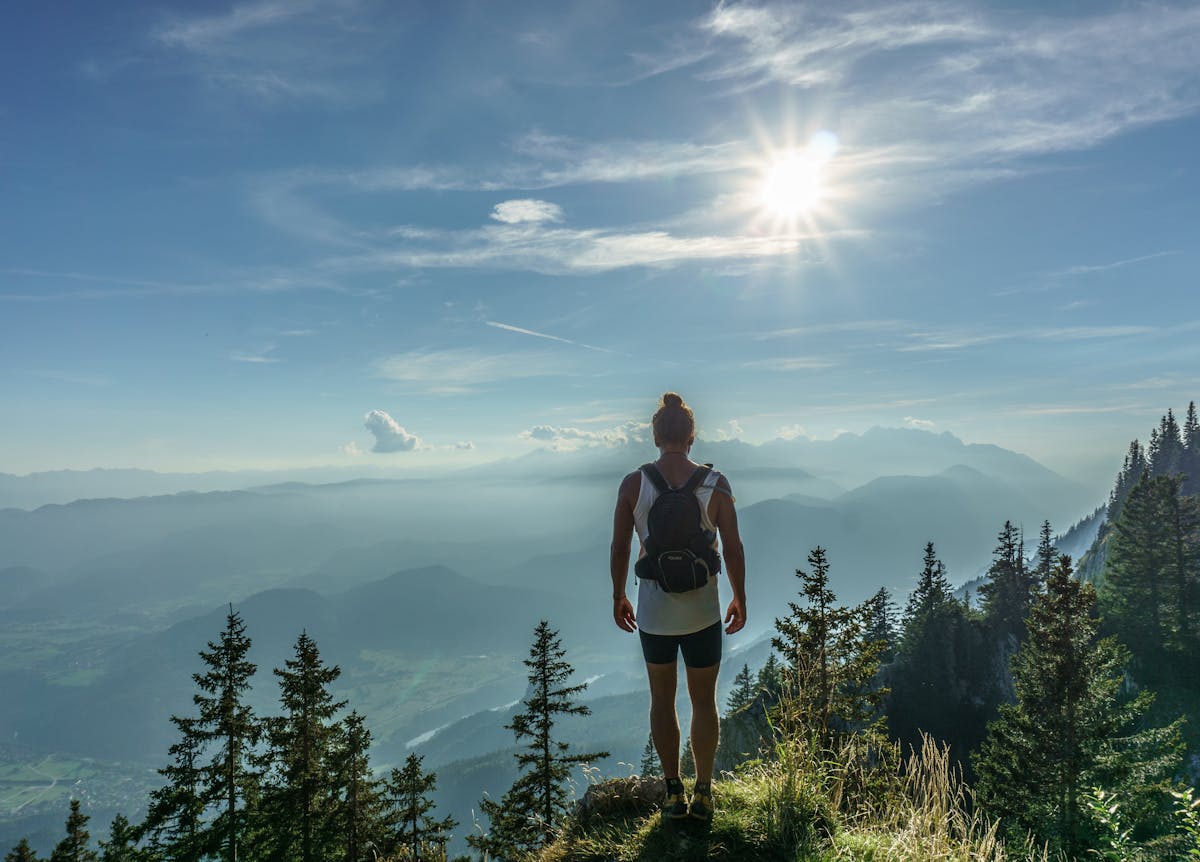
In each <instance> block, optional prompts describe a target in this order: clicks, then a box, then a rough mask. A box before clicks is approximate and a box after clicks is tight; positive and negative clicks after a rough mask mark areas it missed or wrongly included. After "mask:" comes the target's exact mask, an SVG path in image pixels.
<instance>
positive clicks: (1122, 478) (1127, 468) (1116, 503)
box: [1107, 440, 1150, 523]
mask: <svg viewBox="0 0 1200 862" xmlns="http://www.w3.org/2000/svg"><path fill="white" fill-rule="evenodd" d="M1149 469H1150V464H1149V462H1148V461H1147V460H1146V453H1145V451H1143V449H1142V445H1141V444H1140V443H1139V442H1138V441H1137V440H1134V441H1133V442H1132V443H1130V444H1129V451H1128V452H1126V453H1125V461H1124V463H1123V464H1122V465H1121V472H1119V473H1118V474H1117V480H1116V482H1115V483H1114V484H1113V490H1112V494H1110V495H1109V498H1108V513H1107V516H1108V522H1109V523H1112V522H1114V521H1116V520H1117V518H1118V517H1119V516H1120V514H1121V507H1122V506H1124V505H1125V500H1126V499H1127V498H1128V497H1129V492H1130V491H1132V490H1133V486H1134V485H1136V484H1137V483H1138V482H1140V481H1141V479H1142V474H1143V473H1146V472H1147V471H1148V470H1149Z"/></svg>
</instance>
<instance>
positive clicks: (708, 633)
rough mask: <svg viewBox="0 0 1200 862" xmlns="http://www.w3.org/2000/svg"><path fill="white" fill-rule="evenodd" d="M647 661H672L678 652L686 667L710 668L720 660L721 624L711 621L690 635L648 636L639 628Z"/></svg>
mask: <svg viewBox="0 0 1200 862" xmlns="http://www.w3.org/2000/svg"><path fill="white" fill-rule="evenodd" d="M638 634H639V635H640V636H641V638H642V655H643V656H644V657H645V659H646V663H647V664H675V661H676V660H677V658H678V656H679V653H681V652H682V653H683V663H684V664H685V665H687V666H688V667H694V668H702V667H712V666H713V665H715V664H720V662H721V624H720V623H719V622H717V623H713V624H712V625H711V626H709V627H708V628H706V629H700V631H698V632H692V633H691V634H690V635H651V634H646V633H645V632H644V631H641V630H640V629H639V630H638Z"/></svg>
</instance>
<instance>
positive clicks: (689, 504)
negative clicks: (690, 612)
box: [633, 464, 721, 593]
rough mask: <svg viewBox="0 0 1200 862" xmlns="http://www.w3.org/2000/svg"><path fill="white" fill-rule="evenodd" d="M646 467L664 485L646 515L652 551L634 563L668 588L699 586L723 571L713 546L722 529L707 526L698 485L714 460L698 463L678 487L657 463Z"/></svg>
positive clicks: (641, 573) (643, 575)
mask: <svg viewBox="0 0 1200 862" xmlns="http://www.w3.org/2000/svg"><path fill="white" fill-rule="evenodd" d="M641 469H642V472H643V473H644V474H645V475H646V477H647V478H648V479H649V480H650V481H651V482H653V483H654V487H655V488H657V489H658V497H657V498H656V499H655V501H654V504H653V505H652V506H651V507H650V514H649V515H648V517H647V519H646V527H647V529H646V532H647V536H646V541H645V542H644V543H643V544H642V547H643V548H644V549H645V551H646V555H645V556H644V557H642V558H641V559H640V560H638V561H637V563H636V564H635V565H634V567H633V571H634V574H636V575H637V576H638V577H639V578H641V579H642V580H644V581H655V582H657V583H658V585H659V587H661V588H662V590H663V591H664V592H667V593H683V592H687V591H688V590H695V589H699V588H700V587H702V586H704V585H705V584H706V583H708V579H709V577H710V576H712V577H716V576H717V574H718V573H719V572H720V571H721V558H720V556H718V554H717V552H716V550H715V549H714V548H713V541H714V540H715V539H716V534H714V533H713V532H712V531H711V530H706V529H704V522H703V521H702V520H701V512H700V501H699V500H697V499H696V489H697V488H698V487H700V483H701V482H703V481H704V479H705V478H706V477H707V476H708V474H709V473H710V472H711V471H712V464H705V465H704V466H703V467H697V468H696V470H695V472H693V473H692V475H691V476H689V477H688V480H687V482H685V483H684V484H683V486H682V487H680V488H672V487H671V486H670V485H668V484H667V480H666V479H665V478H663V474H662V473H660V472H659V470H658V467H656V466H654V465H653V464H643V465H642V468H641Z"/></svg>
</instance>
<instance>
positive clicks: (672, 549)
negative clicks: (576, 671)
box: [609, 392, 746, 820]
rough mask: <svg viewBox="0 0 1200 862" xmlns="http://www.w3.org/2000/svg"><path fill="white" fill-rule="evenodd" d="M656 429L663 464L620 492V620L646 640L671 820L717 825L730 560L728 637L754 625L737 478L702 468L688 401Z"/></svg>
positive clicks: (616, 594) (615, 544)
mask: <svg viewBox="0 0 1200 862" xmlns="http://www.w3.org/2000/svg"><path fill="white" fill-rule="evenodd" d="M652 426H653V430H654V445H655V446H657V447H658V450H659V457H658V460H657V461H654V462H653V463H650V464H645V465H643V466H642V467H641V468H640V469H638V470H635V471H634V472H632V473H630V474H629V475H628V476H626V477H625V478H624V479H623V480H622V481H621V487H620V490H619V491H618V494H617V507H616V513H615V515H614V517H613V540H612V548H611V552H610V559H609V567H610V570H611V574H612V587H613V590H612V597H613V620H614V621H615V622H616V624H617V626H618V627H619V628H620V629H621V630H622V631H626V632H633V631H637V632H638V635H639V637H640V639H641V643H642V655H643V657H644V658H645V661H646V673H647V675H648V677H649V682H650V735H651V737H652V738H653V740H654V747H655V750H656V751H657V752H658V757H659V761H660V762H661V764H662V769H663V777H664V778H665V779H666V785H667V792H666V799H665V801H664V804H663V816H664V817H665V818H668V819H682V818H684V817H689V816H691V817H695V818H699V819H701V820H709V819H711V818H712V814H713V801H712V774H713V761H714V759H715V758H716V752H717V740H718V735H719V729H720V719H719V716H718V714H717V673H718V671H719V670H720V667H721V641H722V615H721V605H720V599H719V597H718V593H717V575H718V573H719V572H720V570H721V568H722V566H721V560H722V559H723V560H724V569H725V573H726V576H727V577H728V580H729V586H730V588H731V589H732V592H733V596H732V599H731V601H730V602H729V606H728V608H727V610H726V611H725V615H724V633H725V634H730V635H732V634H735V633H736V632H738V631H741V629H742V628H743V627H744V626H745V625H746V587H745V581H746V557H745V551H744V550H743V548H742V540H741V537H740V536H739V535H738V525H737V513H736V511H735V510H734V507H733V504H734V498H733V492H732V490H731V489H730V486H729V481H728V480H727V479H726V478H725V477H724V476H723V475H721V474H720V473H718V472H717V471H716V470H713V469H712V467H711V465H707V464H706V465H701V464H697V463H695V462H694V461H692V460H691V458H690V457H689V453H690V451H691V448H692V444H693V443H694V442H695V440H696V422H695V417H694V416H693V414H692V410H691V408H690V407H688V406H687V405H686V404H685V403H684V402H683V399H682V398H681V397H679V395H677V394H675V393H674V392H668V393H666V394H665V395H663V396H662V399H661V400H660V402H659V407H658V410H657V412H655V414H654V418H653V420H652ZM693 500H694V504H693V502H692V501H693ZM656 504H657V505H656ZM635 529H636V531H637V535H638V539H639V542H640V549H639V553H638V561H637V564H636V566H635V573H636V575H637V579H638V595H637V613H636V615H635V613H634V608H633V605H632V604H631V603H630V601H629V599H628V597H627V596H626V595H625V585H626V580H627V578H628V574H629V556H630V550H631V544H632V538H633V532H634V530H635ZM718 535H719V536H720V555H719V556H718V554H717V547H718V545H717V536H718ZM681 546H682V547H681ZM680 653H682V654H683V663H684V667H685V671H686V674H687V689H688V696H689V698H690V699H691V702H692V726H691V743H692V756H693V758H694V759H695V763H696V784H695V786H694V788H693V789H692V797H691V803H690V805H689V804H688V802H687V801H686V799H685V792H684V786H683V782H682V781H681V779H680V775H679V717H678V716H677V715H676V712H675V691H676V685H677V676H676V675H677V667H678V665H677V662H678V656H679V654H680Z"/></svg>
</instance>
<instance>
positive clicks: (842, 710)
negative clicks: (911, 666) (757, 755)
mask: <svg viewBox="0 0 1200 862" xmlns="http://www.w3.org/2000/svg"><path fill="white" fill-rule="evenodd" d="M808 563H809V565H810V566H811V567H812V571H811V572H805V571H804V570H803V569H796V577H797V578H799V579H800V597H801V598H802V599H803V601H804V604H799V603H797V602H788V608H789V610H790V613H789V614H788V616H786V617H783V618H777V619H776V620H775V629H776V634H775V635H774V636H773V637H772V638H771V646H773V647H774V648H775V649H776V650H778V651H779V653H780V654H781V655H782V656H783V658H784V661H785V662H786V665H787V676H788V685H785V688H784V693H783V697H784V700H785V701H786V704H787V708H786V709H784V710H783V711H782V713H781V719H782V723H784V724H787V725H789V726H788V727H784V728H783V730H784V731H785V732H790V733H801V734H813V735H815V736H816V737H817V738H818V739H819V740H821V742H822V743H823V744H824V745H826V746H827V747H832V744H833V741H834V740H835V739H836V738H837V737H838V736H840V735H843V734H845V733H848V732H853V731H855V730H858V729H861V728H862V727H864V726H866V725H869V724H872V723H874V722H876V721H877V720H878V719H879V706H880V704H881V702H882V701H883V698H884V697H886V695H887V692H886V690H885V689H882V688H880V687H878V686H877V685H876V682H875V674H876V671H877V670H878V667H879V655H880V653H882V651H883V644H882V643H881V642H879V641H873V640H868V639H867V636H866V622H867V617H868V611H867V606H866V605H865V604H864V605H859V606H858V607H855V608H847V607H843V606H841V605H838V604H837V603H836V602H837V597H836V596H835V595H834V593H833V590H831V589H830V587H829V560H828V558H827V557H826V555H825V549H824V548H820V547H817V548H814V549H813V551H812V552H811V553H810V554H809V555H808Z"/></svg>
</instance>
